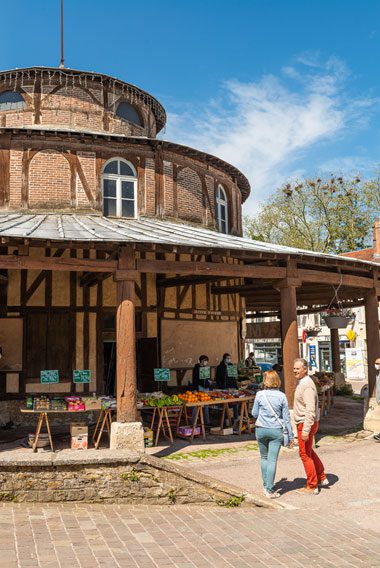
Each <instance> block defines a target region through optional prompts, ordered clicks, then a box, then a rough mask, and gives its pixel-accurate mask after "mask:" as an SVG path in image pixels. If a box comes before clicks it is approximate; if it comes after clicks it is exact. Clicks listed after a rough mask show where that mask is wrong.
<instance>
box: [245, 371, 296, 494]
mask: <svg viewBox="0 0 380 568" xmlns="http://www.w3.org/2000/svg"><path fill="white" fill-rule="evenodd" d="M263 386H264V390H262V391H259V392H258V393H257V395H256V398H255V402H254V405H253V410H252V416H253V418H256V424H255V428H256V440H257V441H258V443H259V449H260V457H261V475H262V478H263V484H264V495H266V497H268V498H269V499H276V498H277V497H279V496H280V494H279V493H277V491H274V490H273V487H274V478H275V476H276V468H277V459H278V454H279V452H280V448H281V446H282V445H283V444H284V434H287V437H288V440H289V442H287V441H286V442H287V443H288V445H289V446H290V447H291V448H292V447H293V439H294V435H293V429H292V426H291V423H290V416H289V407H288V401H287V399H286V396H285V395H284V393H283V392H281V391H280V390H279V388H280V386H281V379H280V377H279V376H278V374H277V373H276V371H267V372H266V373H264V380H263Z"/></svg>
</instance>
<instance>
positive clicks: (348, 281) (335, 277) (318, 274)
mask: <svg viewBox="0 0 380 568" xmlns="http://www.w3.org/2000/svg"><path fill="white" fill-rule="evenodd" d="M298 277H299V278H300V279H301V280H302V282H313V283H318V282H320V283H321V284H331V285H332V286H338V285H339V284H340V283H341V284H342V286H348V287H352V288H373V278H372V275H371V274H370V275H369V276H368V278H365V277H363V276H352V275H351V274H338V273H334V272H325V271H321V270H307V269H302V270H298Z"/></svg>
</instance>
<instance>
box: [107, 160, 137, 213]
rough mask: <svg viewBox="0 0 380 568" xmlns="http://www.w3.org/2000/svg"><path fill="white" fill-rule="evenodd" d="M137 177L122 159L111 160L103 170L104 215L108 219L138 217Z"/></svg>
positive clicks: (130, 166)
mask: <svg viewBox="0 0 380 568" xmlns="http://www.w3.org/2000/svg"><path fill="white" fill-rule="evenodd" d="M136 187H137V175H136V171H135V168H134V167H133V166H132V164H130V163H129V162H127V161H126V160H123V159H121V158H113V159H112V160H109V161H108V162H107V163H106V164H105V166H104V168H103V213H104V215H105V216H106V217H129V218H134V217H136V216H137V200H136Z"/></svg>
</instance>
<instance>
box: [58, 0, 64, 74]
mask: <svg viewBox="0 0 380 568" xmlns="http://www.w3.org/2000/svg"><path fill="white" fill-rule="evenodd" d="M60 20H61V26H60V28H61V29H60V35H61V61H60V63H59V66H60V68H61V69H63V68H64V67H65V57H64V53H63V0H61V17H60Z"/></svg>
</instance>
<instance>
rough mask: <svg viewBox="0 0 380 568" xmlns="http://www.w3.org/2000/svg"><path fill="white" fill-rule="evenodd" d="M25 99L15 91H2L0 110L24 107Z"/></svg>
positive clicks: (0, 94)
mask: <svg viewBox="0 0 380 568" xmlns="http://www.w3.org/2000/svg"><path fill="white" fill-rule="evenodd" d="M24 106H25V101H24V99H23V98H22V96H21V95H20V93H18V92H17V91H3V92H2V93H0V112H1V111H2V110H15V109H19V108H24Z"/></svg>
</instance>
